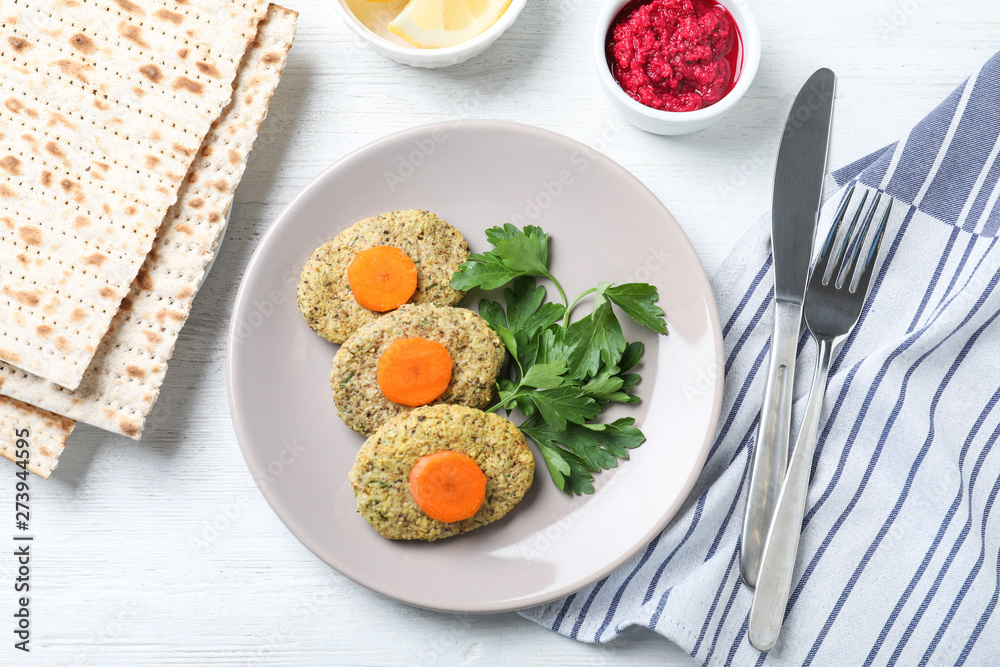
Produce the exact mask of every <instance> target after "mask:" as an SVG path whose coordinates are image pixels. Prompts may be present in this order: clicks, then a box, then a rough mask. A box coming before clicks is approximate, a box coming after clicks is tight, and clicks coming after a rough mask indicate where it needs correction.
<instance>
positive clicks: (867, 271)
mask: <svg viewBox="0 0 1000 667" xmlns="http://www.w3.org/2000/svg"><path fill="white" fill-rule="evenodd" d="M888 199H889V203H888V204H887V205H886V207H885V212H884V213H883V214H882V219H881V220H879V223H878V227H877V228H876V229H875V232H874V234H875V236H874V238H873V240H872V243H871V246H870V247H869V249H868V254H867V256H866V257H865V261H864V264H862V265H861V268H860V270H859V272H858V285H857V287H855V288H854V289H852V290H851V292H852V293H854V292H857V291H858V290H860V291H861V293H862V294H867V293H868V285H869V283H871V280H872V275H873V274H874V273H875V271H874V266H875V258H877V257H878V253H879V249H880V248H881V247H882V239H883V238H884V237H885V228H886V226H887V225H888V222H889V214H890V213H891V212H892V203H893V199H892V197H889V198H888ZM874 212H875V207H874V206H873V207H872V214H874ZM867 231H868V230H867V229H866V230H865V232H866V233H865V237H867ZM866 240H867V238H862V241H866ZM862 247H863V246H862V245H861V244H859V246H858V250H859V252H860V250H861V248H862Z"/></svg>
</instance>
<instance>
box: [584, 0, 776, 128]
mask: <svg viewBox="0 0 1000 667" xmlns="http://www.w3.org/2000/svg"><path fill="white" fill-rule="evenodd" d="M629 2H631V0H608V2H607V3H605V5H604V8H603V9H601V12H600V14H599V15H598V17H597V28H596V30H595V31H594V53H595V55H596V58H597V78H598V79H600V81H601V87H602V88H603V89H604V93H605V94H606V95H607V97H608V99H609V100H610V101H611V105H612V106H613V107H614V108H615V109H616V110H617V111H618V113H620V114H621V115H622V116H623V117H624V118H625V119H626V120H627V121H628V122H630V123H632V124H633V125H635V126H636V127H638V128H639V129H642V130H645V131H647V132H652V133H653V134H690V133H691V132H697V131H698V130H703V129H705V128H706V127H708V126H709V125H711V124H712V123H714V122H715V121H717V120H719V119H720V118H722V116H724V115H725V114H726V113H727V112H728V111H729V110H730V109H732V108H733V107H734V106H736V103H737V102H739V101H740V98H741V97H743V93H745V92H746V91H747V89H748V88H749V87H750V84H751V83H752V82H753V78H754V75H755V74H757V66H758V65H759V64H760V28H759V27H758V26H757V19H755V18H754V15H753V12H751V11H750V4H749V3H748V2H747V0H719V4H720V5H722V6H723V7H725V8H726V9H727V10H729V13H730V14H732V16H733V18H734V19H735V20H736V26H737V27H738V28H739V30H740V37H741V38H742V42H743V44H742V61H743V62H742V66H741V67H740V68H739V75H738V78H737V79H736V85H735V86H734V87H733V89H732V90H731V91H729V94H727V95H726V96H725V97H723V98H722V99H721V100H719V101H718V102H716V103H715V104H713V105H712V106H710V107H705V108H704V109H698V110H697V111H660V110H659V109H653V108H652V107H647V106H646V105H645V104H642V103H641V102H637V101H635V100H634V99H632V98H631V97H629V96H628V94H626V92H625V91H624V90H622V88H621V86H619V85H618V82H617V81H615V78H614V76H612V75H611V68H610V67H609V66H608V60H607V55H606V45H607V38H608V31H609V30H610V29H611V24H612V23H613V22H614V20H615V17H617V16H618V12H620V11H621V10H622V8H623V7H624V6H625V5H627V4H628V3H629Z"/></svg>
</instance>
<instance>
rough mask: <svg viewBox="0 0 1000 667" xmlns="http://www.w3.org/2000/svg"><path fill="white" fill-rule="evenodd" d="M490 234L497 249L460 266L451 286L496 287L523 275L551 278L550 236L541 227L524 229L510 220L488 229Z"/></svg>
mask: <svg viewBox="0 0 1000 667" xmlns="http://www.w3.org/2000/svg"><path fill="white" fill-rule="evenodd" d="M486 237H487V238H488V239H489V240H490V242H491V243H492V244H493V245H494V246H495V247H494V249H493V250H491V251H489V252H485V253H480V254H476V255H470V256H469V259H467V260H466V261H465V262H463V263H462V265H461V266H459V267H458V271H457V272H456V273H455V275H454V276H452V278H451V286H452V287H454V288H455V289H457V290H463V291H468V290H471V289H473V288H475V287H481V288H483V289H487V290H489V289H496V288H497V287H502V286H503V285H506V284H507V283H509V282H510V281H511V280H513V279H514V278H518V277H520V276H544V277H547V278H551V275H550V274H549V270H548V261H549V241H548V239H549V235H548V234H546V233H544V232H543V231H542V230H541V229H539V228H538V227H532V226H530V225H529V226H527V227H525V228H524V231H523V232H522V231H521V230H520V229H518V228H517V227H515V226H514V225H512V224H510V223H507V224H506V225H504V226H503V227H491V228H490V229H488V230H486Z"/></svg>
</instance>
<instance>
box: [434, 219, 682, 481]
mask: <svg viewBox="0 0 1000 667" xmlns="http://www.w3.org/2000/svg"><path fill="white" fill-rule="evenodd" d="M486 237H487V239H488V240H489V241H490V243H492V244H493V249H492V250H491V251H489V252H486V253H481V254H476V255H471V256H470V257H469V259H468V260H467V261H466V262H464V263H463V264H462V265H461V266H460V267H459V270H458V271H457V272H456V273H455V275H454V276H452V281H451V284H452V286H453V287H455V288H456V289H460V290H470V289H474V288H477V287H478V288H482V289H486V290H492V289H497V288H499V287H504V286H506V289H504V291H503V303H500V302H497V301H491V300H488V299H483V300H482V301H480V303H479V313H480V315H481V316H482V317H483V319H485V320H486V322H487V323H488V324H489V325H490V327H492V328H493V330H494V331H496V332H497V335H498V336H499V337H500V339H501V340H502V341H503V343H504V345H505V346H506V347H507V350H508V352H510V354H511V357H512V358H513V359H514V363H512V364H510V365H509V367H508V371H507V373H506V375H505V376H504V377H501V378H499V379H498V380H497V389H498V394H499V399H500V400H499V403H497V404H496V405H494V406H493V407H492V408H490V410H491V411H492V410H497V409H500V408H504V409H506V411H507V414H508V415H510V414H511V412H512V411H513V410H514V409H515V408H516V409H517V410H519V411H520V412H521V414H522V415H524V417H525V419H524V421H523V422H522V423H521V425H520V429H521V431H522V432H524V434H525V435H526V436H527V437H529V438H531V439H532V440H534V442H535V444H537V445H538V449H539V451H540V452H541V454H542V457H543V459H544V461H545V465H546V467H547V468H548V470H549V475H550V476H551V477H552V481H553V482H554V483H555V485H556V486H557V487H558V488H559V489H561V490H563V491H565V492H566V493H569V494H585V493H593V492H594V473H596V472H598V471H600V470H606V469H609V468H613V467H615V466H617V465H618V461H619V459H627V458H628V450H630V449H632V448H634V447H638V446H639V445H640V444H642V443H643V442H644V441H645V436H644V435H643V434H642V432H641V431H640V430H639V429H638V428H636V427H635V420H634V419H631V418H622V419H618V420H616V421H613V422H611V423H606V424H602V423H597V422H595V421H594V420H596V418H597V417H598V416H599V415H600V413H601V411H602V410H603V409H604V407H605V406H606V405H607V404H608V403H611V402H618V403H626V404H628V403H636V402H638V401H639V397H638V396H636V395H635V394H632V393H630V390H632V389H634V388H635V387H636V386H637V385H638V383H639V380H640V377H639V375H638V374H636V373H633V372H630V371H631V370H632V369H634V368H635V367H636V366H637V365H638V364H639V363H640V361H641V359H642V353H643V351H644V346H643V344H642V343H640V342H633V343H629V342H627V341H626V340H625V335H624V333H623V331H622V327H621V322H620V321H619V319H618V315H617V314H616V308H617V309H620V310H621V311H622V312H623V313H625V314H626V315H627V316H628V317H630V318H631V319H633V320H634V321H635V322H637V323H638V324H640V325H642V326H644V327H646V328H649V329H651V330H653V331H655V332H657V333H666V330H667V329H666V322H665V321H664V313H663V310H662V309H661V308H660V307H659V306H657V305H656V301H657V299H658V293H657V290H656V287H654V286H652V285H646V284H643V283H626V284H622V285H616V284H614V283H610V282H601V283H598V285H597V287H594V288H592V289H588V290H586V291H584V292H583V293H581V294H580V295H578V296H577V297H576V298H575V299H574V300H573V301H572V302H571V301H570V300H569V299H567V297H566V293H565V291H564V290H563V288H562V285H560V284H559V281H558V280H556V279H555V277H554V276H553V275H552V274H551V273H549V270H548V260H549V235H548V234H546V233H545V232H543V231H542V230H541V229H540V228H538V227H534V226H531V225H529V226H526V227H525V228H524V229H523V230H521V229H518V228H517V227H515V226H514V225H511V224H505V225H503V226H498V227H491V228H490V229H488V230H487V231H486ZM536 278H547V279H549V280H551V281H552V283H553V284H554V285H555V287H556V289H557V290H558V292H559V297H560V301H561V303H557V302H550V301H548V298H547V292H546V289H545V287H544V286H542V285H538V284H537V282H536ZM591 295H592V298H593V310H592V311H591V312H590V314H588V315H586V316H585V317H582V318H580V319H579V320H578V321H576V322H571V318H570V316H571V315H572V312H573V309H574V307H575V306H576V305H577V303H579V302H580V301H581V300H582V299H583V298H585V297H587V296H591Z"/></svg>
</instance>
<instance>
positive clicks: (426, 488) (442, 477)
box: [410, 450, 486, 523]
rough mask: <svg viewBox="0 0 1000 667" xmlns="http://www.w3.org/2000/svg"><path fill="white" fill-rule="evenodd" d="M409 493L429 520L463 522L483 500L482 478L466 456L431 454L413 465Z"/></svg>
mask: <svg viewBox="0 0 1000 667" xmlns="http://www.w3.org/2000/svg"><path fill="white" fill-rule="evenodd" d="M410 493H411V494H413V499H414V500H415V501H416V502H417V505H419V506H420V509H422V510H423V511H424V513H425V514H426V515H427V516H429V517H430V518H432V519H437V520H438V521H444V522H445V523H454V522H455V521H464V520H465V519H468V518H470V517H472V516H474V515H475V514H476V512H478V511H479V508H480V507H481V506H482V504H483V501H484V500H486V475H485V474H483V471H482V470H480V469H479V466H478V465H476V462H475V461H474V460H473V459H472V457H470V456H469V455H468V454H463V453H462V452H455V451H451V450H445V451H442V452H435V453H434V454H428V455H427V456H423V457H421V458H420V460H419V461H417V464H416V465H415V466H413V470H411V471H410Z"/></svg>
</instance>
